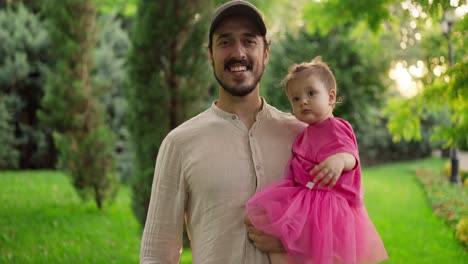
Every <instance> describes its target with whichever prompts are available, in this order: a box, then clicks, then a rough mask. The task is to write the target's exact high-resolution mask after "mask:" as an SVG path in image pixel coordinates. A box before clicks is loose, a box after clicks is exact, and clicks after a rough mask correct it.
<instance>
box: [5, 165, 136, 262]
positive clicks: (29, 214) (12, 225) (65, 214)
mask: <svg viewBox="0 0 468 264" xmlns="http://www.w3.org/2000/svg"><path fill="white" fill-rule="evenodd" d="M140 232H141V231H140V229H139V225H138V223H137V221H136V220H135V218H134V217H133V215H132V212H131V209H130V193H129V189H128V188H123V189H122V190H121V191H120V193H119V195H118V197H117V200H116V201H115V203H113V204H112V205H111V206H109V207H108V208H106V209H105V210H103V211H99V210H98V209H97V208H96V206H95V205H94V204H93V203H92V202H89V203H85V204H83V203H82V202H81V201H80V199H79V197H78V196H77V194H76V193H75V191H74V190H73V188H72V186H71V185H70V183H69V181H68V178H67V177H65V176H64V175H63V174H60V173H58V172H48V171H41V172H28V171H24V172H1V173H0V263H138V253H139V246H140V244H139V243H140V236H141V234H140Z"/></svg>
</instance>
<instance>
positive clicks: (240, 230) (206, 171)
mask: <svg viewBox="0 0 468 264" xmlns="http://www.w3.org/2000/svg"><path fill="white" fill-rule="evenodd" d="M266 31H267V30H266V27H265V23H264V21H263V19H262V15H261V13H260V11H259V10H257V8H256V7H255V6H253V5H252V4H250V3H248V2H245V1H230V2H227V3H225V4H223V5H221V6H220V7H219V8H218V9H217V10H216V11H215V13H214V15H213V18H212V22H211V26H210V30H209V47H208V51H209V57H210V62H211V65H212V68H213V73H214V76H215V78H216V79H217V81H218V83H219V85H220V87H219V98H218V100H217V101H216V102H214V103H213V104H212V106H211V107H210V108H209V109H208V110H206V111H205V112H203V113H201V114H199V115H198V116H196V117H194V118H192V119H190V120H188V121H187V122H185V123H183V124H182V125H180V126H179V127H177V128H176V129H174V130H173V131H171V132H170V133H169V134H168V135H167V137H166V138H165V139H164V141H163V142H162V144H161V147H160V150H159V153H158V157H157V160H156V167H155V172H154V179H153V186H152V193H151V200H150V204H149V210H148V215H147V220H146V225H145V228H144V233H143V238H142V245H141V256H140V257H141V260H140V261H141V263H160V264H161V263H164V264H165V263H171V264H175V263H179V258H180V252H181V248H182V233H183V221H184V216H185V219H186V223H187V229H188V232H189V237H190V238H191V248H192V261H193V263H194V264H199V263H203V264H219V263H232V264H239V263H248V264H252V263H259V264H262V263H269V259H268V255H267V254H265V253H268V252H282V251H284V249H283V248H282V245H281V242H279V240H278V239H276V238H273V237H269V236H267V235H265V234H263V233H261V232H259V231H258V230H255V229H253V228H252V227H251V226H248V229H249V231H250V232H251V233H250V234H248V232H247V228H246V226H245V225H244V219H245V218H246V212H245V204H246V202H247V200H248V199H249V198H250V197H251V196H252V195H253V194H254V193H255V192H257V191H258V190H261V189H262V188H263V187H265V186H266V185H268V184H269V183H272V182H273V181H275V180H277V179H280V178H281V177H283V172H284V170H285V166H286V164H287V162H288V159H289V158H290V155H291V154H290V153H291V146H292V144H293V141H294V139H295V138H296V136H297V135H298V134H299V133H300V132H301V131H302V130H303V129H304V127H305V124H303V123H301V122H299V121H297V120H296V119H295V118H294V117H293V116H292V115H291V114H285V113H282V112H280V111H278V110H277V109H275V108H273V107H272V106H270V105H268V104H267V103H266V102H265V100H264V99H263V98H261V97H260V92H259V82H260V79H261V77H262V74H263V71H264V69H265V65H266V64H267V63H268V60H269V51H270V49H269V44H268V42H267V40H266ZM247 224H248V221H247Z"/></svg>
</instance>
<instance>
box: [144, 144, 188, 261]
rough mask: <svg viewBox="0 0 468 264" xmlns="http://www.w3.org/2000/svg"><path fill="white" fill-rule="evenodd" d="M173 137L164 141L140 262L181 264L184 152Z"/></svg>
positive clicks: (183, 209) (159, 156) (155, 176)
mask: <svg viewBox="0 0 468 264" xmlns="http://www.w3.org/2000/svg"><path fill="white" fill-rule="evenodd" d="M177 145H178V144H175V143H174V142H173V140H171V138H169V137H166V139H164V141H163V142H162V144H161V147H160V149H159V153H158V156H157V160H156V167H155V170H154V177H153V185H152V189H151V198H150V202H149V207H148V215H147V218H146V224H145V228H144V230H143V237H142V241H141V251H140V263H142V264H143V263H144V264H176V263H179V259H180V253H181V249H182V237H183V223H184V211H185V187H184V180H183V178H184V177H183V176H182V175H181V174H182V173H181V155H180V154H179V152H180V149H179V148H177Z"/></svg>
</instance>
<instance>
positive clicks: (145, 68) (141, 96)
mask: <svg viewBox="0 0 468 264" xmlns="http://www.w3.org/2000/svg"><path fill="white" fill-rule="evenodd" d="M210 3H211V1H208V0H195V1H194V0H182V1H167V2H161V1H153V0H142V1H140V2H139V5H138V11H137V16H136V18H135V21H134V24H133V29H132V30H133V32H132V35H131V40H132V51H131V54H130V56H129V60H128V63H129V83H128V87H127V100H128V128H129V130H130V133H131V136H130V138H131V143H132V149H133V151H134V167H133V168H134V170H133V183H132V189H133V201H132V202H133V210H134V212H135V215H136V217H137V219H138V220H139V222H140V223H142V224H143V225H144V223H145V220H146V214H147V209H148V204H149V199H150V194H151V183H152V179H153V170H154V163H155V160H156V155H157V153H158V150H159V145H160V144H161V142H162V140H163V138H164V137H165V136H166V134H167V133H168V132H169V131H170V130H171V129H173V128H175V127H176V126H178V125H179V124H180V123H181V122H183V121H185V120H186V119H188V118H189V117H191V116H192V115H193V114H194V113H196V112H199V110H200V108H201V107H202V106H203V99H204V95H205V94H206V92H207V90H208V88H209V84H210V82H211V81H212V80H211V78H210V70H209V69H210V66H209V65H208V58H207V56H208V55H207V52H206V49H205V48H204V47H203V44H204V42H205V41H206V38H207V35H208V34H207V26H208V24H209V19H210V17H209V14H210V11H211V10H212V6H211V4H210Z"/></svg>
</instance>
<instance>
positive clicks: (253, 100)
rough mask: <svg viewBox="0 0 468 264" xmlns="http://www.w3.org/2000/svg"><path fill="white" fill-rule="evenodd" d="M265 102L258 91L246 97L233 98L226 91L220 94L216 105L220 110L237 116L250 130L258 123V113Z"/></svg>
mask: <svg viewBox="0 0 468 264" xmlns="http://www.w3.org/2000/svg"><path fill="white" fill-rule="evenodd" d="M262 104H263V100H262V98H260V95H259V93H258V89H256V90H254V91H252V92H251V93H250V94H248V95H246V96H242V97H240V96H232V95H230V94H228V93H226V92H225V91H221V90H220V93H219V99H218V102H217V103H216V106H218V107H219V108H220V109H222V110H224V111H226V112H228V113H232V114H235V115H237V116H238V117H239V119H240V120H241V121H242V123H244V125H245V126H246V127H247V128H248V129H250V128H251V127H252V126H253V124H254V123H255V121H256V117H257V113H258V112H260V110H261V109H262Z"/></svg>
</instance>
